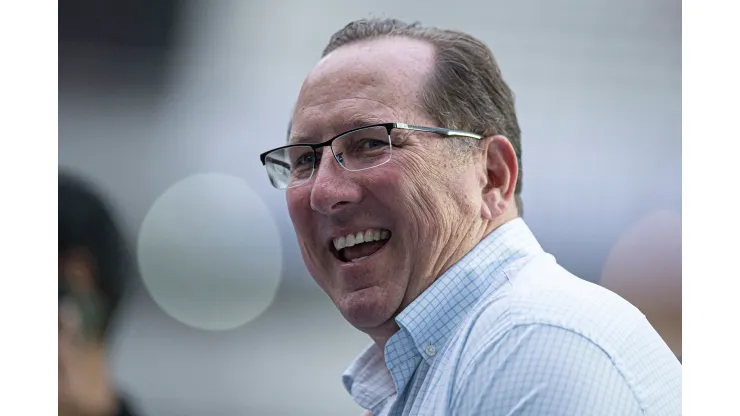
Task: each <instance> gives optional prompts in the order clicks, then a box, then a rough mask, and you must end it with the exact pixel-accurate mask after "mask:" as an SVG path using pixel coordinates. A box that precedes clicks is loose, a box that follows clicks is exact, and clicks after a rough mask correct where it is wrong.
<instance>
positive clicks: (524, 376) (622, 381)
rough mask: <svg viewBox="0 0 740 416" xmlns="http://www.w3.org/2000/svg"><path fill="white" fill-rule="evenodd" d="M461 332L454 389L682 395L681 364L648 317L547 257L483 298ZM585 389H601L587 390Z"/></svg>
mask: <svg viewBox="0 0 740 416" xmlns="http://www.w3.org/2000/svg"><path fill="white" fill-rule="evenodd" d="M461 332H462V333H460V334H459V335H460V336H459V337H458V338H457V341H456V346H453V348H456V349H457V356H458V362H457V366H456V369H457V371H456V375H455V379H456V382H455V384H456V385H457V386H458V387H459V388H462V389H463V390H465V389H468V388H469V387H470V386H471V384H470V383H471V382H473V381H472V380H477V381H475V382H474V383H476V384H481V383H482V384H483V385H487V386H489V387H490V388H494V387H493V386H494V385H501V384H500V383H504V384H505V385H506V386H510V387H507V389H511V388H513V387H512V386H520V387H521V389H522V391H520V392H519V393H521V394H524V395H526V394H529V393H527V392H528V391H529V392H530V393H531V391H530V390H531V389H533V388H536V386H545V385H547V386H550V390H552V391H550V392H549V393H547V394H546V392H542V394H541V397H549V396H548V394H555V395H556V396H557V394H560V393H564V392H559V393H558V392H556V391H555V390H558V389H559V388H561V387H562V388H566V389H567V388H572V389H574V390H575V389H578V390H580V391H583V392H586V391H591V392H592V393H593V394H595V395H596V396H602V397H603V396H604V395H606V396H609V397H612V398H614V400H627V399H629V400H632V401H633V402H634V403H640V404H642V403H647V402H650V401H656V400H657V401H660V400H663V399H665V397H666V396H668V397H671V400H673V399H672V398H673V395H674V394H679V395H680V364H679V363H678V361H677V359H676V358H675V357H674V356H673V354H672V353H671V352H670V349H669V348H668V347H667V346H666V345H665V343H664V342H663V340H662V339H661V338H660V337H659V336H658V334H657V332H655V330H654V329H653V328H652V326H651V325H650V324H649V323H648V322H647V320H646V319H645V317H644V316H643V314H642V313H641V312H640V311H639V310H638V309H637V308H635V307H634V306H633V305H631V304H630V303H629V302H627V301H626V300H624V299H622V298H621V297H619V296H618V295H616V294H615V293H613V292H611V291H609V290H607V289H604V288H602V287H600V286H598V285H596V284H593V283H590V282H587V281H585V280H582V279H580V278H578V277H576V276H574V275H573V274H571V273H569V272H568V271H566V270H565V269H563V268H562V267H560V266H559V265H558V264H557V263H556V262H555V260H554V258H553V257H552V256H550V255H543V256H540V257H538V258H535V259H533V260H531V261H530V262H529V263H528V264H527V265H526V266H525V267H524V268H523V269H522V270H521V271H520V272H519V273H517V275H515V276H510V278H509V281H508V283H507V284H505V285H504V286H503V287H500V288H498V289H496V290H495V291H493V292H492V293H488V294H487V296H485V297H484V298H482V300H481V302H480V303H479V304H478V305H477V306H476V307H475V308H474V309H473V311H472V313H471V314H470V315H469V316H468V318H467V319H466V322H465V323H464V324H463V325H462V326H461ZM647 368H651V370H650V371H648V370H646V369H647ZM481 377H483V378H487V379H488V381H487V382H483V381H482V380H478V379H480V378H481ZM583 383H586V384H589V383H590V384H594V383H595V384H597V385H592V386H590V387H589V389H590V390H589V389H585V387H584V386H581V384H583ZM462 386H468V387H462ZM554 386H561V387H558V388H555V387H554ZM565 386H570V387H565ZM553 389H554V390H553ZM595 389H596V390H595ZM603 389H611V390H603ZM651 389H652V390H651ZM646 390H649V391H651V392H652V393H650V394H652V395H654V396H655V397H649V396H650V394H647V393H645V394H643V393H642V392H644V391H646ZM496 391H500V390H496ZM609 391H612V392H614V394H611V393H609ZM481 393H482V392H481ZM571 393H572V392H571ZM517 394H518V393H517ZM514 396H516V394H514ZM657 396H661V397H662V398H661V397H657ZM553 397H555V396H553ZM679 401H680V399H679ZM674 402H675V400H674Z"/></svg>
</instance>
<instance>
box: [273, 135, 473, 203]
mask: <svg viewBox="0 0 740 416" xmlns="http://www.w3.org/2000/svg"><path fill="white" fill-rule="evenodd" d="M374 127H384V128H385V130H386V133H387V134H388V139H389V140H388V145H389V146H390V147H391V155H389V157H388V160H386V161H385V162H383V163H380V164H378V165H375V166H371V167H369V168H362V169H349V168H348V167H346V166H344V164H342V162H341V161H340V160H339V156H337V154H336V153H335V152H334V148H333V147H332V143H334V141H335V140H337V139H338V138H340V137H342V136H345V135H347V134H350V133H354V132H356V131H359V130H365V129H370V128H374ZM393 129H399V130H410V131H421V132H425V133H434V134H438V135H440V136H442V137H445V138H449V137H467V138H471V139H476V140H482V139H483V136H481V135H480V134H476V133H470V132H467V131H462V130H453V129H446V128H443V127H426V126H415V125H411V124H406V123H381V124H371V125H368V126H362V127H357V128H354V129H351V130H347V131H345V132H343V133H340V134H338V135H336V136H334V137H332V138H331V139H329V140H327V141H324V142H321V143H294V144H289V145H285V146H280V147H276V148H274V149H270V150H268V151H266V152H264V153H262V154H260V162H262V166H265V167H266V166H267V155H269V154H270V153H272V152H274V151H277V150H282V149H289V148H293V147H310V148H311V149H312V150H313V155H314V159H313V160H314V163H313V166H312V171H311V175H310V176H309V177H308V178H307V179H306V180H305V181H304V182H301V183H300V184H298V185H294V186H288V187H285V188H278V189H288V188H295V187H298V186H301V185H303V184H305V183H307V182H309V181H310V180H311V178H313V174H314V172H316V161H317V160H318V155H317V154H316V150H317V149H320V148H322V147H327V146H328V147H329V149H331V154H332V155H333V156H334V157H333V158H334V160H335V161H336V162H337V163H338V164H339V166H341V167H342V168H344V169H346V170H348V171H350V172H357V171H361V170H367V169H372V168H376V167H378V166H381V165H384V164H385V163H388V161H389V160H391V157H392V154H393V143H392V142H391V140H390V137H391V131H393ZM271 182H272V181H271Z"/></svg>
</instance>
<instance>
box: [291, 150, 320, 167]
mask: <svg viewBox="0 0 740 416" xmlns="http://www.w3.org/2000/svg"><path fill="white" fill-rule="evenodd" d="M314 162H315V160H314V154H313V152H307V153H304V154H302V155H300V156H298V158H297V159H296V161H295V163H294V165H295V166H301V165H313V163H314Z"/></svg>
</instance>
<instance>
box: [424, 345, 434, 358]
mask: <svg viewBox="0 0 740 416" xmlns="http://www.w3.org/2000/svg"><path fill="white" fill-rule="evenodd" d="M424 352H426V353H427V355H428V356H430V357H434V355H435V354H437V347H435V346H434V345H433V344H428V345H427V346H426V347H424Z"/></svg>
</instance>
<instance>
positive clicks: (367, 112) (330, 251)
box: [286, 20, 521, 335]
mask: <svg viewBox="0 0 740 416" xmlns="http://www.w3.org/2000/svg"><path fill="white" fill-rule="evenodd" d="M377 123H406V124H409V125H419V126H429V127H442V128H448V129H456V130H462V131H467V132H470V133H476V134H478V135H480V136H482V137H483V139H481V140H476V139H468V138H462V137H447V138H443V137H441V136H440V135H437V134H432V133H428V132H420V131H411V130H404V129H393V130H391V133H390V142H391V143H392V146H391V149H390V152H389V159H388V160H387V162H385V163H383V164H381V165H379V166H375V167H373V168H372V169H366V170H348V169H346V168H344V167H342V166H341V165H340V164H339V163H338V161H340V160H343V159H342V156H341V155H339V156H336V158H335V157H333V155H332V151H331V150H330V149H329V148H328V147H323V148H321V149H318V150H317V156H318V160H317V161H316V162H315V170H314V172H313V175H312V176H311V178H310V180H309V181H308V182H306V183H305V184H302V185H300V186H296V187H292V188H289V189H287V191H286V192H287V202H288V208H289V212H290V215H291V219H292V221H293V224H294V227H295V230H296V235H297V237H298V241H299V244H300V247H301V252H302V255H303V258H304V261H305V263H306V265H307V267H308V269H309V271H310V273H311V275H312V276H313V277H314V279H315V280H316V281H317V283H318V284H319V285H320V286H321V287H322V289H324V291H325V292H326V293H327V294H328V295H329V297H330V298H331V299H332V300H333V301H334V303H335V304H336V305H337V307H338V308H339V310H340V311H341V312H342V314H343V315H344V316H345V318H347V319H348V320H349V321H350V323H352V324H353V325H354V326H356V327H358V328H359V329H361V330H364V331H366V332H368V333H371V335H372V333H373V332H374V331H375V332H377V331H381V330H382V329H383V328H387V327H388V326H389V325H390V324H392V322H393V318H394V317H395V316H396V314H397V313H398V312H400V311H401V310H402V309H403V308H405V307H406V306H407V305H408V304H409V303H411V301H413V300H414V299H415V298H416V297H417V296H418V295H419V294H420V293H421V292H423V291H424V290H425V289H426V288H427V287H429V285H431V283H433V281H434V280H435V279H436V278H437V277H438V276H439V275H440V274H442V273H443V272H444V271H445V270H447V269H448V268H449V267H451V266H452V265H453V264H454V263H456V262H457V261H458V260H460V259H461V258H462V257H463V256H464V255H465V254H466V253H467V252H468V251H469V250H470V249H471V248H472V247H473V246H475V244H477V243H478V242H479V241H480V240H481V238H483V237H484V236H485V235H486V234H488V233H489V232H490V231H491V230H493V229H494V228H495V227H496V226H498V225H499V224H501V223H503V222H505V221H507V220H508V219H511V218H513V217H515V216H516V215H517V206H516V205H517V203H516V202H515V199H518V194H519V190H520V189H521V185H520V180H519V168H518V165H519V160H520V157H519V156H520V150H519V149H520V143H519V127H518V124H517V120H516V116H515V114H514V103H513V95H512V93H511V91H510V90H509V88H508V87H507V86H506V84H505V83H504V81H503V79H502V78H501V75H500V73H499V70H498V67H497V66H496V63H495V61H494V59H493V56H492V55H491V53H490V51H489V50H488V49H487V48H486V47H485V46H484V45H483V44H482V43H480V42H479V41H477V40H475V39H473V38H472V37H470V36H467V35H465V34H462V33H458V32H451V31H442V30H438V29H429V28H422V27H420V26H417V25H406V24H404V23H402V22H398V21H395V20H370V21H358V22H354V23H351V24H350V25H348V26H347V27H345V28H344V29H342V30H340V31H339V32H338V33H336V34H335V35H334V36H333V37H332V39H331V41H330V43H329V45H328V46H327V48H326V49H325V51H324V54H323V59H322V60H321V61H320V62H319V63H318V65H317V66H316V67H315V68H314V70H313V71H312V72H311V73H310V74H309V76H308V77H307V78H306V80H305V82H304V84H303V86H302V88H301V91H300V94H299V97H298V101H297V104H296V108H295V112H294V114H293V118H292V125H291V128H290V130H291V131H290V140H289V142H290V143H302V142H308V143H317V142H323V141H326V140H327V139H329V138H331V137H334V136H336V135H339V134H340V133H343V132H345V131H347V130H350V129H353V128H357V127H362V126H365V125H370V124H377ZM372 146H376V144H372ZM335 155H336V151H335ZM368 230H370V231H369V232H368ZM359 232H362V233H363V234H364V235H365V236H366V237H367V236H368V235H370V236H374V238H371V239H372V240H376V239H377V237H378V236H380V242H378V241H373V242H372V243H371V244H367V243H362V244H358V245H356V246H354V247H351V248H343V249H337V248H338V247H339V248H341V244H338V243H337V239H339V238H341V237H343V236H346V235H349V234H353V235H357V233H359ZM384 237H385V238H384ZM353 259H354V260H355V261H352V260H353Z"/></svg>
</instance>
